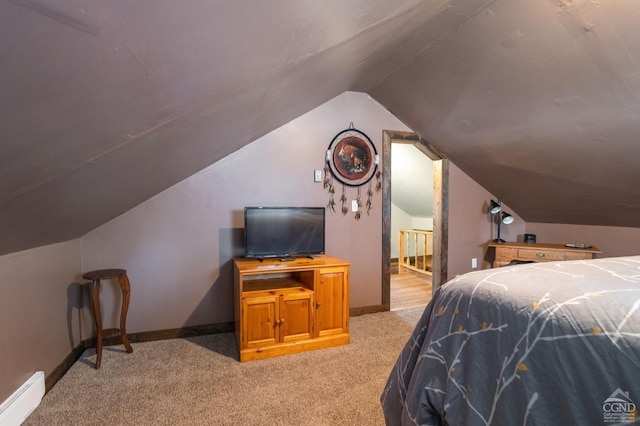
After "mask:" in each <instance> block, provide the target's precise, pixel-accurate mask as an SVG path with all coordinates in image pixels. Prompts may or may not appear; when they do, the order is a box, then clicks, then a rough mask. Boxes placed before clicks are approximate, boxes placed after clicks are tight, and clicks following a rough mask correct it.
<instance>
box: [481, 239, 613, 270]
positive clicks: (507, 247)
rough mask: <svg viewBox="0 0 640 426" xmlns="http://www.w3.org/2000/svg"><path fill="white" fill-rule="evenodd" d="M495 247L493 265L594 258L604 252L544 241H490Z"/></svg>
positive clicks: (592, 248) (491, 245) (490, 244)
mask: <svg viewBox="0 0 640 426" xmlns="http://www.w3.org/2000/svg"><path fill="white" fill-rule="evenodd" d="M489 247H493V248H494V249H495V259H494V261H493V267H494V268H498V267H500V266H504V265H508V264H509V263H510V262H512V261H514V260H515V261H521V262H550V261H554V260H581V259H592V258H594V257H595V255H596V253H602V252H601V251H600V250H598V249H597V248H595V247H591V248H572V247H567V246H565V245H564V244H543V243H510V242H506V243H493V242H492V243H489Z"/></svg>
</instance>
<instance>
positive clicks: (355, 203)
mask: <svg viewBox="0 0 640 426" xmlns="http://www.w3.org/2000/svg"><path fill="white" fill-rule="evenodd" d="M351 211H352V212H357V211H358V200H351Z"/></svg>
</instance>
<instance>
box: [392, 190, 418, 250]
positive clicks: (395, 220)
mask: <svg viewBox="0 0 640 426" xmlns="http://www.w3.org/2000/svg"><path fill="white" fill-rule="evenodd" d="M412 227H413V225H412V219H411V216H409V214H408V213H407V212H405V211H404V210H402V209H401V208H400V207H398V206H396V205H395V204H393V203H391V259H397V258H398V256H399V255H398V250H399V247H398V231H400V230H401V229H411V228H412Z"/></svg>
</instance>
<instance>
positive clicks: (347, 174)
mask: <svg viewBox="0 0 640 426" xmlns="http://www.w3.org/2000/svg"><path fill="white" fill-rule="evenodd" d="M377 157H378V155H377V152H376V147H375V146H374V145H373V142H371V139H369V137H368V136H367V135H366V134H364V133H363V132H361V131H360V130H357V129H355V128H353V124H352V125H351V126H350V127H349V128H348V129H346V130H343V131H341V132H340V133H338V134H337V135H336V136H335V137H334V138H333V140H332V141H331V143H330V144H329V149H328V150H327V163H329V168H330V170H331V173H332V174H333V175H334V176H335V178H336V179H338V180H339V181H340V182H342V183H343V184H345V185H349V186H360V185H364V184H365V183H367V182H369V181H370V180H371V178H372V177H373V176H374V174H375V172H376V169H377V167H378V158H377Z"/></svg>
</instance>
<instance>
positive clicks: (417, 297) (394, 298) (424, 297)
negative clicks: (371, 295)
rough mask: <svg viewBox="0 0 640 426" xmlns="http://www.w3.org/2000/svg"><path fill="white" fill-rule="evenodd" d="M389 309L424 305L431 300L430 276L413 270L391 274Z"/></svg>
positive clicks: (394, 309)
mask: <svg viewBox="0 0 640 426" xmlns="http://www.w3.org/2000/svg"><path fill="white" fill-rule="evenodd" d="M390 281H391V282H390V284H391V310H392V311H396V310H398V309H408V308H414V307H416V306H426V305H427V303H429V301H430V300H431V276H429V275H423V274H419V273H417V272H413V271H407V272H403V273H402V274H397V273H395V274H391V280H390Z"/></svg>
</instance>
